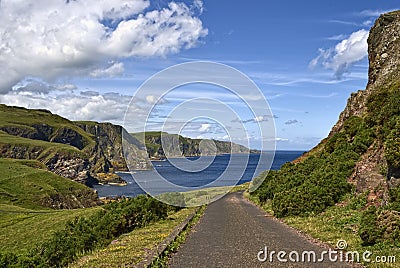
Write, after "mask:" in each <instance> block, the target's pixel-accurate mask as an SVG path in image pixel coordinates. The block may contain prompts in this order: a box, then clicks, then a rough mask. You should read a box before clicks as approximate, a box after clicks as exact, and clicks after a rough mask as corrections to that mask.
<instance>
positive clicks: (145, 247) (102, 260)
mask: <svg viewBox="0 0 400 268" xmlns="http://www.w3.org/2000/svg"><path fill="white" fill-rule="evenodd" d="M194 211H195V209H194V208H186V209H181V210H179V211H178V212H176V213H172V214H171V215H169V217H168V218H167V219H165V220H162V221H159V222H156V223H152V224H149V225H148V226H146V227H143V228H140V229H136V230H133V231H132V232H130V233H127V234H123V235H121V236H120V237H119V238H118V239H116V240H114V241H113V242H112V243H111V244H110V245H109V246H107V247H106V248H104V249H101V250H97V251H94V252H92V253H91V254H90V255H87V256H83V257H81V258H80V259H79V260H78V261H76V262H75V263H73V264H71V265H70V267H125V266H134V265H135V264H138V263H139V262H140V261H142V260H143V258H144V256H146V254H147V253H149V252H150V251H152V250H153V249H154V248H156V247H157V246H158V245H159V244H160V243H161V242H162V241H163V240H164V239H165V238H166V237H167V236H168V235H169V234H170V233H171V232H172V231H173V230H174V229H175V227H176V226H178V225H179V224H180V223H181V222H183V221H184V220H185V219H186V218H187V217H188V216H189V215H190V214H191V213H193V212H194Z"/></svg>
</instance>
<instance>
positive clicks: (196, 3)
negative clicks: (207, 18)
mask: <svg viewBox="0 0 400 268" xmlns="http://www.w3.org/2000/svg"><path fill="white" fill-rule="evenodd" d="M193 7H194V8H195V9H197V10H198V11H199V12H200V14H201V13H203V11H204V4H203V1H202V0H194V1H193Z"/></svg>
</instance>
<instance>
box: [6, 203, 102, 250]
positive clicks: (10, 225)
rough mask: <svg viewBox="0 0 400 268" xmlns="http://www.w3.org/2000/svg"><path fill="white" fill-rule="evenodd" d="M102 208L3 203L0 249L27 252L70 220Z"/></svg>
mask: <svg viewBox="0 0 400 268" xmlns="http://www.w3.org/2000/svg"><path fill="white" fill-rule="evenodd" d="M99 209H100V207H95V208H86V209H74V210H30V209H26V208H22V207H18V206H12V205H4V204H0V214H1V217H0V252H14V253H17V254H19V253H24V252H28V251H29V250H31V249H32V248H34V247H35V246H36V245H38V244H40V243H42V242H43V241H45V240H46V239H48V238H50V237H51V235H52V234H53V233H54V232H55V231H58V230H62V229H63V228H64V226H65V223H66V222H67V221H69V220H73V219H74V218H75V217H78V216H83V215H85V216H87V215H90V214H92V213H94V212H95V211H97V210H99Z"/></svg>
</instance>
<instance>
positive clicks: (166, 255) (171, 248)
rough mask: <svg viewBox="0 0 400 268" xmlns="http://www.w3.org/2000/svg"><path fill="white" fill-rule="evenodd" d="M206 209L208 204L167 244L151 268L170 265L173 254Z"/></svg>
mask: <svg viewBox="0 0 400 268" xmlns="http://www.w3.org/2000/svg"><path fill="white" fill-rule="evenodd" d="M205 209H206V206H202V207H200V209H199V210H198V211H197V212H196V215H195V216H194V217H193V218H192V219H191V220H190V222H189V224H188V225H187V226H186V228H185V229H183V231H182V232H181V233H180V234H179V235H178V236H177V237H176V238H175V240H174V241H172V242H171V243H170V244H169V245H168V246H167V248H166V249H165V251H164V252H163V253H162V254H161V255H160V256H159V257H158V258H156V259H155V260H154V261H153V262H152V263H151V265H150V267H151V268H159V267H168V263H169V261H170V259H171V256H172V254H174V253H176V252H177V251H178V249H179V247H180V246H181V245H182V244H183V243H184V242H185V241H186V237H187V235H188V234H189V233H190V231H191V229H192V227H193V226H194V225H196V224H197V222H198V221H199V220H200V218H201V216H203V214H204V211H205Z"/></svg>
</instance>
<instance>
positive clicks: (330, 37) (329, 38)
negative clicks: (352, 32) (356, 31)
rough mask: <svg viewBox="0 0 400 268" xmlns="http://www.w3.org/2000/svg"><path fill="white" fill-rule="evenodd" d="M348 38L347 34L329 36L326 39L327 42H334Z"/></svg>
mask: <svg viewBox="0 0 400 268" xmlns="http://www.w3.org/2000/svg"><path fill="white" fill-rule="evenodd" d="M346 37H347V36H346V35H345V34H338V35H333V36H329V37H327V38H326V39H327V40H333V41H340V40H343V39H345V38H346Z"/></svg>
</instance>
